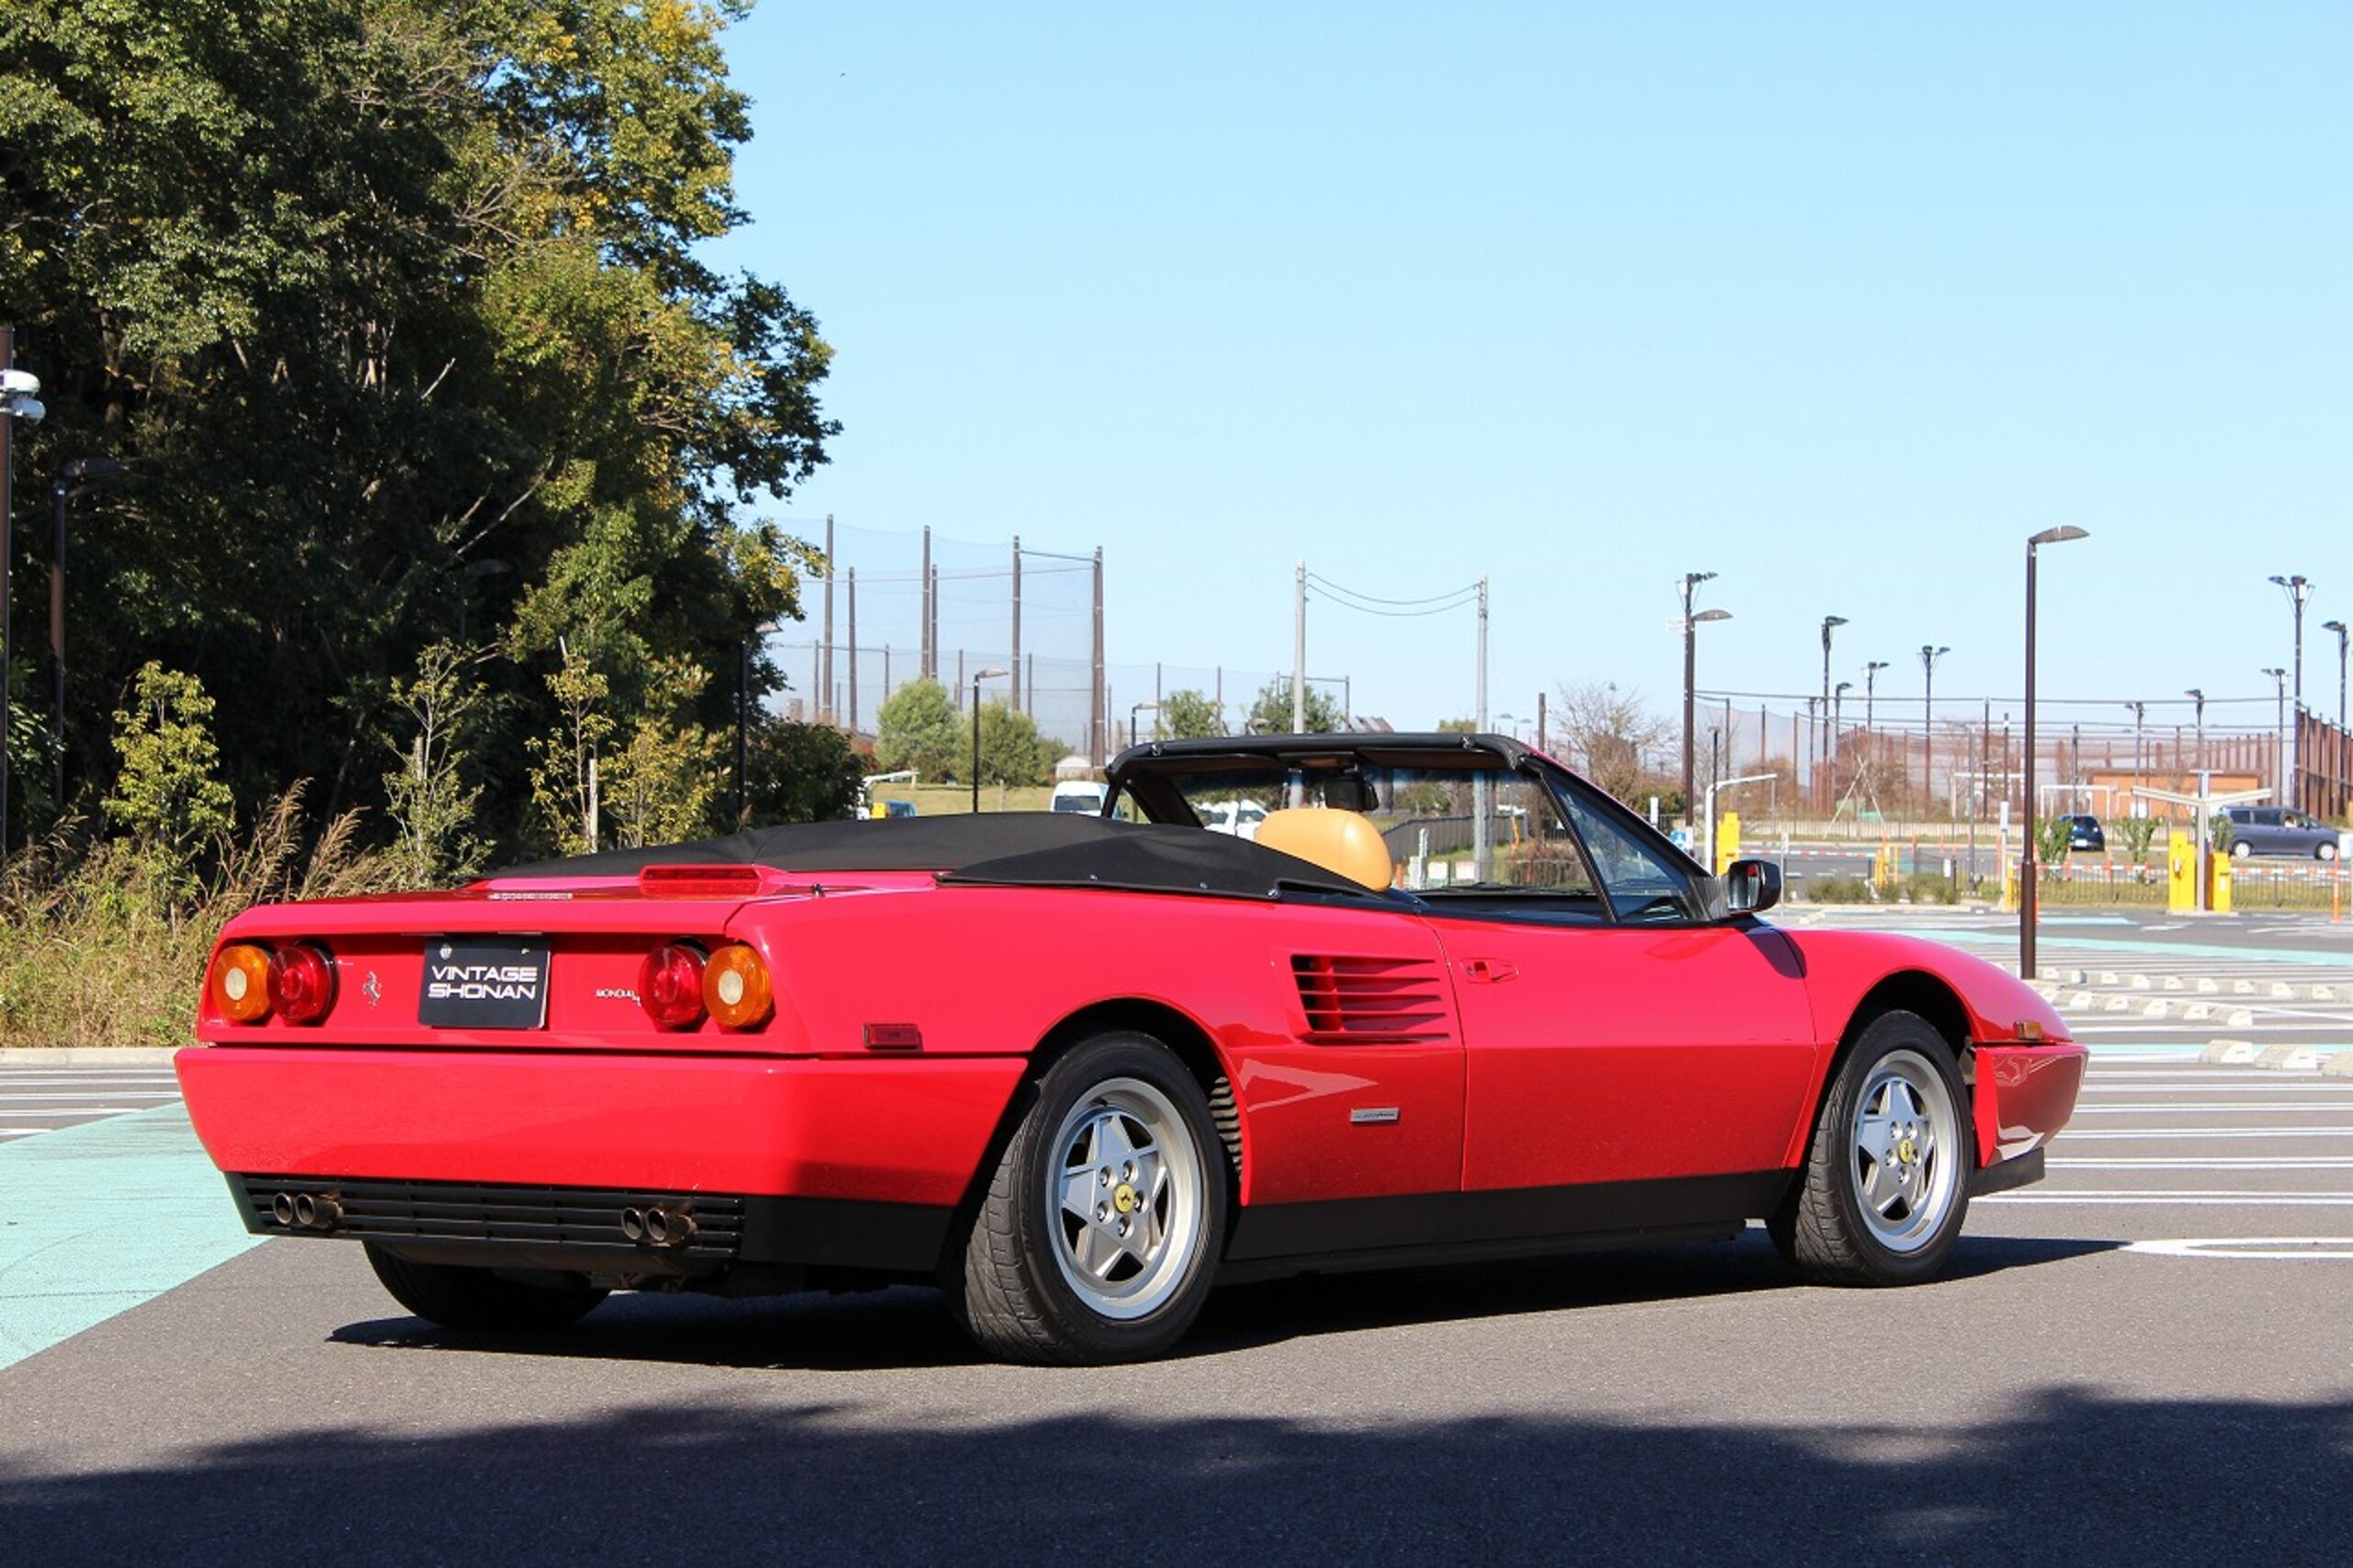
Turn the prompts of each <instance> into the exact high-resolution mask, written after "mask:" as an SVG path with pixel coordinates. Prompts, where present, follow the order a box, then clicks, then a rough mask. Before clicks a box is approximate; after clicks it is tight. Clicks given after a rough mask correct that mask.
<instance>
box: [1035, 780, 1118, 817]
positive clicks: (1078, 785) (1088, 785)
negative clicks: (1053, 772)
mask: <svg viewBox="0 0 2353 1568" xmlns="http://www.w3.org/2000/svg"><path fill="white" fill-rule="evenodd" d="M1110 793H1111V787H1110V786H1109V785H1108V784H1105V783H1102V782H1100V781H1099V780H1096V779H1089V778H1065V779H1063V781H1062V782H1061V783H1059V784H1057V785H1055V786H1054V790H1053V793H1052V794H1051V795H1049V796H1047V797H1046V809H1047V810H1048V811H1050V812H1078V813H1080V814H1082V815H1086V816H1099V815H1101V814H1102V812H1103V802H1104V801H1105V800H1107V799H1108V798H1109V796H1110Z"/></svg>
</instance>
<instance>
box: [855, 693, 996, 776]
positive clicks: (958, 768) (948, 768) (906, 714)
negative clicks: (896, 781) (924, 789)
mask: <svg viewBox="0 0 2353 1568" xmlns="http://www.w3.org/2000/svg"><path fill="white" fill-rule="evenodd" d="M971 756H972V731H971V730H969V729H967V728H966V727H965V722H964V719H963V716H962V715H961V714H959V713H958V712H957V711H956V704H955V702H954V701H953V700H951V699H949V695H948V688H947V687H944V686H942V685H940V684H939V683H938V681H936V680H933V679H931V678H930V677H929V676H923V677H919V678H917V679H915V680H911V681H909V682H907V683H906V684H905V685H904V686H903V687H899V689H898V690H896V691H894V692H892V694H891V695H890V696H888V697H886V698H884V699H882V707H881V710H879V711H878V712H877V713H876V714H875V715H874V760H875V762H876V763H877V764H878V765H880V767H881V770H882V771H883V772H885V773H895V772H897V771H898V770H899V769H901V768H904V767H912V768H914V769H915V772H916V773H917V774H919V775H921V776H922V777H923V778H926V779H930V780H932V781H933V782H935V783H936V782H938V781H939V780H942V779H948V778H959V779H963V780H964V781H965V782H966V783H970V782H971V779H970V778H968V777H967V775H969V774H970V773H971V772H972V763H971V761H970V760H969V759H970V757H971Z"/></svg>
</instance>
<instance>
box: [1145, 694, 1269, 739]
mask: <svg viewBox="0 0 2353 1568" xmlns="http://www.w3.org/2000/svg"><path fill="white" fill-rule="evenodd" d="M1283 700H1284V701H1285V703H1286V704H1288V703H1289V701H1290V699H1289V698H1288V697H1286V698H1285V699H1283ZM1284 711H1285V712H1286V713H1288V712H1289V711H1290V710H1289V709H1288V707H1286V709H1285V710H1284ZM1155 728H1156V729H1157V730H1158V732H1159V733H1162V734H1165V735H1173V736H1175V737H1176V739H1178V740H1206V739H1208V738H1209V737H1211V736H1212V735H1222V734H1224V733H1226V728H1225V710H1224V709H1222V708H1221V707H1219V706H1218V705H1217V704H1216V703H1215V702H1212V701H1211V700H1210V699H1209V697H1208V696H1207V695H1206V694H1205V693H1202V692H1199V691H1195V690H1193V689H1192V688H1191V687H1187V688H1186V689H1184V690H1182V691H1172V692H1170V693H1169V694H1168V695H1167V696H1165V697H1164V698H1162V699H1160V722H1159V724H1158V725H1157V726H1155Z"/></svg>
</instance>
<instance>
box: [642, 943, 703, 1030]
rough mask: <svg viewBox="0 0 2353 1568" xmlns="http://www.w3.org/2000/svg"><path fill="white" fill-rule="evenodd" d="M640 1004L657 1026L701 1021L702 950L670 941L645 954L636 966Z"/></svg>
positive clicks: (681, 1026) (690, 1025)
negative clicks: (643, 959) (641, 961)
mask: <svg viewBox="0 0 2353 1568" xmlns="http://www.w3.org/2000/svg"><path fill="white" fill-rule="evenodd" d="M637 1005H638V1006H641V1007H643V1008H644V1009H645V1016H646V1017H649V1018H652V1019H653V1020H654V1027H655V1028H665V1029H690V1028H694V1027H695V1026H696V1025H697V1024H699V1023H700V1022H702V954H701V952H700V951H699V950H698V949H695V948H693V947H690V946H689V945H688V944H687V943H685V942H670V943H667V944H665V945H664V946H662V947H659V948H656V949H654V950H653V951H652V952H650V953H648V954H646V955H645V961H644V962H643V963H642V964H640V965H638V966H637Z"/></svg>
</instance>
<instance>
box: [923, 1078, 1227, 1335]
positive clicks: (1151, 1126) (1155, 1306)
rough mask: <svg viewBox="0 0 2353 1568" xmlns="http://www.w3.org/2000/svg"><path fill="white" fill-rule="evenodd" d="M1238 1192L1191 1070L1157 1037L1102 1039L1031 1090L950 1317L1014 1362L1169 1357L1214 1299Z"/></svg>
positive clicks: (980, 1216) (953, 1293)
mask: <svg viewBox="0 0 2353 1568" xmlns="http://www.w3.org/2000/svg"><path fill="white" fill-rule="evenodd" d="M1227 1187H1228V1179H1227V1171H1226V1155H1225V1150H1224V1148H1223V1147H1222V1145H1221V1144H1220V1143H1219V1142H1218V1139H1217V1132H1216V1128H1215V1125H1214V1123H1213V1121H1212V1120H1211V1114H1210V1107H1209V1100H1208V1098H1207V1096H1204V1095H1203V1094H1202V1092H1201V1088H1200V1085H1199V1084H1197V1083H1196V1082H1194V1080H1193V1077H1192V1074H1190V1073H1188V1071H1186V1069H1185V1066H1184V1064H1183V1063H1182V1062H1179V1061H1178V1060H1177V1059H1176V1056H1175V1055H1174V1054H1173V1053H1172V1052H1170V1051H1168V1050H1167V1049H1166V1048H1165V1046H1163V1045H1161V1044H1160V1043H1159V1042H1158V1041H1156V1040H1152V1039H1151V1038H1150V1037H1148V1036H1145V1035H1141V1034H1131V1033H1125V1032H1121V1033H1112V1034H1104V1035H1098V1036H1097V1037H1095V1038H1094V1039H1092V1040H1086V1041H1084V1042H1082V1043H1081V1044H1079V1045H1078V1046H1076V1047H1075V1048H1074V1049H1073V1050H1072V1051H1069V1052H1067V1053H1066V1054H1064V1055H1063V1056H1062V1057H1060V1058H1059V1059H1058V1060H1057V1061H1056V1062H1054V1063H1053V1065H1052V1066H1051V1067H1050V1068H1048V1069H1047V1070H1046V1072H1045V1073H1044V1074H1043V1075H1042V1076H1040V1078H1039V1079H1038V1081H1037V1082H1036V1084H1035V1085H1033V1087H1032V1090H1031V1091H1030V1096H1029V1101H1028V1104H1027V1105H1026V1107H1025V1108H1024V1109H1023V1111H1022V1113H1021V1116H1020V1119H1019V1122H1018V1123H1017V1125H1016V1127H1015V1128H1014V1130H1013V1134H1012V1137H1011V1138H1010V1140H1009V1141H1008V1142H1007V1143H1006V1150H1005V1154H1004V1157H1003V1159H1002V1160H1001V1161H1000V1162H999V1163H998V1165H997V1168H996V1171H995V1175H994V1176H993V1178H992V1180H991V1182H990V1184H989V1187H988V1189H987V1191H986V1192H985V1193H983V1195H982V1197H981V1200H980V1204H979V1207H978V1209H977V1210H976V1212H975V1213H974V1215H973V1217H972V1229H971V1231H970V1232H969V1233H968V1234H967V1235H966V1238H965V1243H964V1245H963V1247H962V1248H961V1251H960V1253H959V1254H958V1256H957V1257H956V1259H955V1262H956V1263H957V1264H958V1265H960V1266H961V1267H958V1269H957V1271H956V1277H954V1278H950V1279H949V1281H948V1282H947V1284H948V1292H949V1301H950V1302H951V1304H953V1305H954V1306H955V1307H956V1308H957V1315H958V1316H959V1318H960V1319H961V1321H962V1323H963V1324H964V1326H965V1328H966V1329H967V1330H968V1331H969V1332H970V1333H971V1334H972V1336H973V1338H974V1339H976V1340H978V1341H979V1342H980V1343H981V1345H982V1346H984V1347H985V1348H987V1349H989V1350H991V1351H993V1352H995V1354H997V1355H1000V1356H1003V1357H1006V1358H1008V1359H1011V1360H1017V1361H1040V1362H1060V1363H1086V1364H1093V1363H1101V1362H1110V1361H1127V1360H1134V1359H1138V1358H1142V1357H1148V1356H1154V1355H1157V1354H1159V1353H1160V1352H1162V1351H1164V1350H1165V1349H1167V1348H1168V1347H1169V1346H1171V1345H1173V1344H1175V1343H1176V1339H1177V1338H1178V1336H1180V1335H1183V1333H1184V1332H1185V1330H1186V1329H1187V1328H1188V1326H1190V1324H1191V1323H1192V1321H1193V1318H1194V1316H1195V1315H1196V1314H1197V1313H1199V1311H1200V1307H1201V1302H1202V1300H1203V1299H1204V1298H1205V1297H1206V1296H1207V1295H1208V1293H1209V1287H1210V1281H1211V1276H1212V1274H1213V1273H1214V1272H1215V1269H1216V1266H1217V1261H1218V1256H1219V1254H1220V1252H1221V1250H1222V1244H1223V1238H1224V1230H1225V1205H1226V1193H1227Z"/></svg>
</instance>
